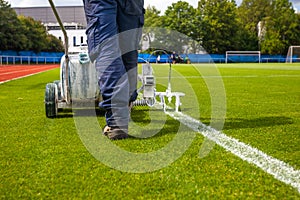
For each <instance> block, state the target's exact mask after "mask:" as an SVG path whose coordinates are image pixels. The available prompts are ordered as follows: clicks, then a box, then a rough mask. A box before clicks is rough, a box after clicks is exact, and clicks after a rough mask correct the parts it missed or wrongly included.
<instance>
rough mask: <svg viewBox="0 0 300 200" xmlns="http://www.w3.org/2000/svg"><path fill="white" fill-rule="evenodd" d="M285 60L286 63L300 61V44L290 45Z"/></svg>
mask: <svg viewBox="0 0 300 200" xmlns="http://www.w3.org/2000/svg"><path fill="white" fill-rule="evenodd" d="M285 62H286V63H293V62H300V45H296V46H290V47H289V50H288V53H287V55H286V60H285Z"/></svg>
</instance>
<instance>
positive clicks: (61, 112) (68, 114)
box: [56, 108, 105, 118]
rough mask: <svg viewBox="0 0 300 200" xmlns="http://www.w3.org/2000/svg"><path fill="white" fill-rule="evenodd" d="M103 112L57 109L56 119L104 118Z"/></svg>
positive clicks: (95, 109)
mask: <svg viewBox="0 0 300 200" xmlns="http://www.w3.org/2000/svg"><path fill="white" fill-rule="evenodd" d="M104 114H105V111H104V110H103V109H99V108H94V109H92V108H91V109H71V108H65V109H61V108H60V109H58V115H57V116H56V118H72V117H74V116H77V117H95V115H96V116H104Z"/></svg>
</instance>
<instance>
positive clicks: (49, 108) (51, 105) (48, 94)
mask: <svg viewBox="0 0 300 200" xmlns="http://www.w3.org/2000/svg"><path fill="white" fill-rule="evenodd" d="M57 96H58V95H57V86H56V84H55V83H48V84H47V85H46V90H45V110H46V116H47V117H49V118H54V117H56V116H57V108H58V104H57V102H58V99H57Z"/></svg>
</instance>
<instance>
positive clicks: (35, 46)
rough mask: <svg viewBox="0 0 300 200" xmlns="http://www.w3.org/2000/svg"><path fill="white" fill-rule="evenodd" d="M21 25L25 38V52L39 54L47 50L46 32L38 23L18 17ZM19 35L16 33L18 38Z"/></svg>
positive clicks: (28, 18)
mask: <svg viewBox="0 0 300 200" xmlns="http://www.w3.org/2000/svg"><path fill="white" fill-rule="evenodd" d="M18 19H19V20H20V22H21V24H22V29H23V31H22V32H23V33H24V35H25V36H26V38H27V40H26V42H27V43H26V44H27V45H26V50H33V51H36V52H40V51H42V50H44V49H47V45H48V43H47V31H46V28H45V27H44V26H43V25H42V24H41V22H39V21H35V20H34V19H33V18H31V17H25V16H22V15H20V16H18ZM18 34H19V33H17V36H18Z"/></svg>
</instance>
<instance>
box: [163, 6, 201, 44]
mask: <svg viewBox="0 0 300 200" xmlns="http://www.w3.org/2000/svg"><path fill="white" fill-rule="evenodd" d="M196 12H197V10H196V9H195V8H194V7H193V6H191V5H190V4H188V3H187V2H184V1H178V2H177V3H173V4H172V6H169V7H168V9H167V10H166V12H165V16H164V18H163V19H164V20H163V25H164V27H165V28H168V29H172V30H176V31H178V32H180V33H182V34H184V35H186V36H189V37H191V38H193V39H194V38H195V35H196V32H197V31H196V29H197V28H198V27H196V25H197V19H198V17H199V16H198V15H197V14H196Z"/></svg>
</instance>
